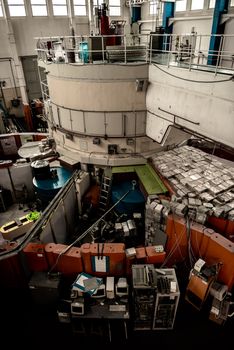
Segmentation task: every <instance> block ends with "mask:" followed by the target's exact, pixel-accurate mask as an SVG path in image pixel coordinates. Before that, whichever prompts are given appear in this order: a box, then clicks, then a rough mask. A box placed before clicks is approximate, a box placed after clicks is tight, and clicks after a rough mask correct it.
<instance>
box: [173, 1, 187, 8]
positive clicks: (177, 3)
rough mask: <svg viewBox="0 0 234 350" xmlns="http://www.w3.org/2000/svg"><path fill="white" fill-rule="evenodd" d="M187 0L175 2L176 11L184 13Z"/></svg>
mask: <svg viewBox="0 0 234 350" xmlns="http://www.w3.org/2000/svg"><path fill="white" fill-rule="evenodd" d="M186 6H187V0H177V1H176V7H175V10H176V11H186Z"/></svg>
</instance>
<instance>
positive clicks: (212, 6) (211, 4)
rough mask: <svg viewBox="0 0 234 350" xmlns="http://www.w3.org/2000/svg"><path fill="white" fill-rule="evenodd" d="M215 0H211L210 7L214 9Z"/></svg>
mask: <svg viewBox="0 0 234 350" xmlns="http://www.w3.org/2000/svg"><path fill="white" fill-rule="evenodd" d="M215 1H216V0H210V1H209V9H214V7H215Z"/></svg>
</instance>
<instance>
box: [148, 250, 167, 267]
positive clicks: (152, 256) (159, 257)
mask: <svg viewBox="0 0 234 350" xmlns="http://www.w3.org/2000/svg"><path fill="white" fill-rule="evenodd" d="M145 250H146V255H147V257H146V262H147V264H155V265H159V264H162V263H163V262H164V260H165V258H166V252H162V253H157V252H156V251H155V247H154V246H149V247H146V248H145Z"/></svg>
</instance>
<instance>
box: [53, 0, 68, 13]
mask: <svg viewBox="0 0 234 350" xmlns="http://www.w3.org/2000/svg"><path fill="white" fill-rule="evenodd" d="M52 4H53V13H54V15H55V16H67V1H66V0H52Z"/></svg>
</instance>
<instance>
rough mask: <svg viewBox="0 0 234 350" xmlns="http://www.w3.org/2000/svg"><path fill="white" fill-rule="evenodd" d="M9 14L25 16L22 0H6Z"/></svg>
mask: <svg viewBox="0 0 234 350" xmlns="http://www.w3.org/2000/svg"><path fill="white" fill-rule="evenodd" d="M7 2H8V6H9V12H10V16H13V17H22V16H26V12H25V6H24V0H8V1H7Z"/></svg>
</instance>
